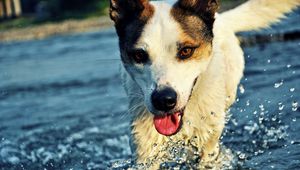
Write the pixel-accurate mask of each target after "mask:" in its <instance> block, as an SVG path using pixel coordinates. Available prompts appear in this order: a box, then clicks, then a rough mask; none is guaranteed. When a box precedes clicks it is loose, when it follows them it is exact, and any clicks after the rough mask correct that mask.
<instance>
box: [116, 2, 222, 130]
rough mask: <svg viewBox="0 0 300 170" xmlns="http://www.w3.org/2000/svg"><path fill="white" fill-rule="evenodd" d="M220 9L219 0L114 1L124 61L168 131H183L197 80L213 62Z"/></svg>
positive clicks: (161, 126) (157, 122)
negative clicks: (213, 29)
mask: <svg viewBox="0 0 300 170" xmlns="http://www.w3.org/2000/svg"><path fill="white" fill-rule="evenodd" d="M217 8H218V3H217V0H178V2H176V3H175V4H173V5H169V4H167V3H164V2H149V1H148V0H111V7H110V16H111V18H112V20H113V21H114V22H115V27H116V30H117V33H118V36H119V45H120V51H121V58H122V62H123V65H124V67H125V69H126V71H127V72H128V73H129V75H131V77H132V79H133V80H134V81H135V82H136V83H137V84H138V86H139V87H140V88H141V91H142V92H143V96H144V102H145V105H146V107H147V109H148V110H149V111H150V112H151V113H153V114H154V125H155V127H156V129H157V131H158V132H159V133H161V134H163V135H173V134H175V133H176V132H177V131H178V129H179V127H180V125H181V117H182V116H183V112H184V108H185V106H186V104H187V102H188V100H189V97H190V96H191V93H192V91H193V87H194V85H195V83H196V80H197V78H198V77H199V76H201V73H203V72H205V71H206V69H207V67H208V64H209V62H210V59H211V51H212V39H213V31H212V28H213V23H214V15H215V12H216V10H217Z"/></svg>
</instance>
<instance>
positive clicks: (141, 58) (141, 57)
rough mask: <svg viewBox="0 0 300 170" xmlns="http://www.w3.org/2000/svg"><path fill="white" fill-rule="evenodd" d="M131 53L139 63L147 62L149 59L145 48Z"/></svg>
mask: <svg viewBox="0 0 300 170" xmlns="http://www.w3.org/2000/svg"><path fill="white" fill-rule="evenodd" d="M129 55H130V56H131V57H132V59H133V60H134V61H135V62H136V63H138V64H141V63H145V62H147V60H148V54H147V52H146V51H144V50H134V51H132V52H130V53H129Z"/></svg>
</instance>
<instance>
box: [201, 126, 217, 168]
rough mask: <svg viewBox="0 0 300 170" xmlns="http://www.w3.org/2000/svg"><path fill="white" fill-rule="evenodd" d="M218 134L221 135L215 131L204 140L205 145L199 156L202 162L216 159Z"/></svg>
mask: <svg viewBox="0 0 300 170" xmlns="http://www.w3.org/2000/svg"><path fill="white" fill-rule="evenodd" d="M220 136H221V132H216V134H215V135H214V136H212V137H211V138H210V139H209V140H208V141H207V142H206V145H204V146H203V151H202V156H201V162H202V163H205V162H211V161H214V160H216V158H217V157H218V155H219V152H220V146H219V140H220Z"/></svg>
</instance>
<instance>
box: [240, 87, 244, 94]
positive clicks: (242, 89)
mask: <svg viewBox="0 0 300 170" xmlns="http://www.w3.org/2000/svg"><path fill="white" fill-rule="evenodd" d="M239 89H240V92H241V94H244V93H245V88H244V86H243V85H240V87H239Z"/></svg>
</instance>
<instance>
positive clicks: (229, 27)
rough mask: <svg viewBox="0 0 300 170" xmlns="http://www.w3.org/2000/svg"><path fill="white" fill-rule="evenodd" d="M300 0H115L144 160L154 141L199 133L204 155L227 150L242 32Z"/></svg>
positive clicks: (203, 157)
mask: <svg viewBox="0 0 300 170" xmlns="http://www.w3.org/2000/svg"><path fill="white" fill-rule="evenodd" d="M299 4H300V0H249V1H247V2H245V3H244V4H242V5H240V6H238V7H236V8H235V9H232V10H229V11H227V12H224V13H221V14H218V13H217V10H218V8H219V2H218V1H217V0H177V1H175V2H173V3H170V2H169V3H168V2H165V1H151V2H150V1H148V0H110V10H109V12H110V17H111V19H112V20H113V21H114V23H115V28H116V32H117V35H118V38H119V47H120V55H121V60H122V68H123V69H122V70H123V71H122V80H123V84H124V88H125V90H126V92H127V95H128V98H129V108H130V109H129V111H130V114H131V116H132V117H133V118H132V124H131V126H132V137H133V143H134V144H135V153H136V157H137V161H138V162H139V163H145V162H147V158H149V157H153V156H154V157H161V156H163V155H162V153H161V151H160V152H159V151H157V150H155V149H153V145H163V144H164V143H165V142H167V141H168V140H169V137H170V136H172V139H173V140H181V141H182V140H183V141H186V142H188V140H190V139H192V138H195V139H196V143H197V146H198V147H199V148H200V149H201V153H200V154H201V162H210V161H213V160H215V159H216V158H217V156H218V153H219V139H220V136H221V134H222V131H223V129H224V126H225V123H226V120H225V117H226V110H227V109H228V108H229V107H230V106H231V105H232V104H233V103H234V102H235V99H236V94H237V87H238V85H239V82H240V80H241V78H242V76H243V70H244V65H245V63H244V56H243V51H242V48H241V47H240V44H239V40H238V38H237V37H236V35H235V33H237V32H242V31H251V30H259V29H262V28H266V27H268V26H270V25H271V24H273V23H276V22H278V21H279V20H280V19H282V18H283V17H284V15H285V14H286V13H288V12H290V11H292V10H293V9H295V8H296V7H297V6H299Z"/></svg>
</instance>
